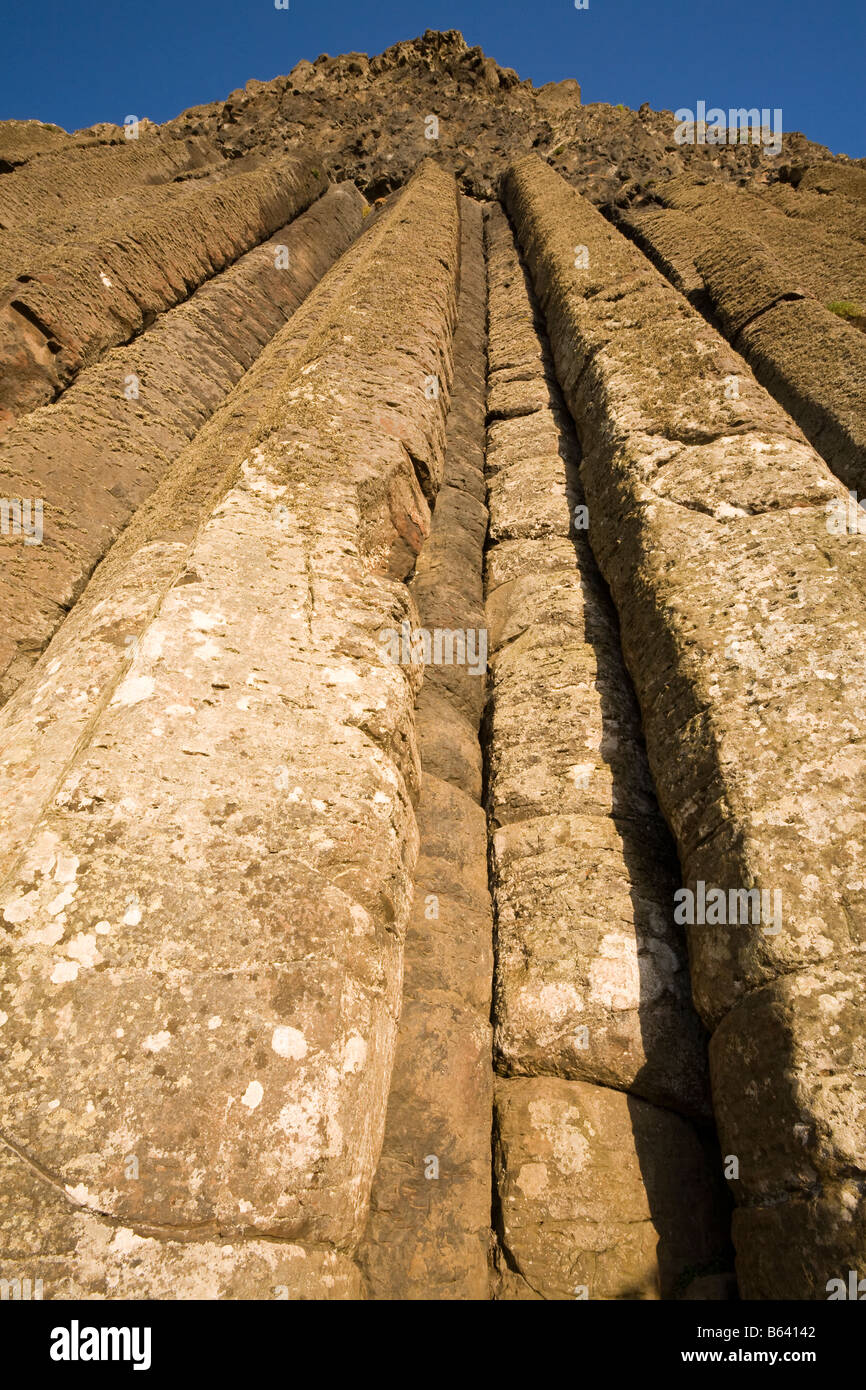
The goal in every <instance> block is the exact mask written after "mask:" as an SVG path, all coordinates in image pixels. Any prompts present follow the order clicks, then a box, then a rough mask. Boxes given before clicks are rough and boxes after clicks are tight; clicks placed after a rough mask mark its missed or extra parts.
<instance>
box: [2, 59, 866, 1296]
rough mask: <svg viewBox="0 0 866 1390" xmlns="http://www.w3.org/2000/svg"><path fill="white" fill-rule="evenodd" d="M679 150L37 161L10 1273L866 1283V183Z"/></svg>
mask: <svg viewBox="0 0 866 1390" xmlns="http://www.w3.org/2000/svg"><path fill="white" fill-rule="evenodd" d="M674 130H675V122H674V118H673V116H672V114H671V113H664V112H661V113H655V112H651V111H650V110H649V108H641V111H640V112H638V113H634V112H630V111H626V110H624V109H623V110H619V109H613V108H609V107H603V106H596V107H583V106H581V105H580V89H579V87H578V86H577V83H576V82H573V81H570V80H569V81H566V82H562V83H556V84H548V86H546V87H542V88H540V89H538V90H535V89H533V88H532V86H531V84H530V83H527V82H523V81H521V80H520V78H519V77H518V75H517V74H516V73H514V72H512V71H511V70H509V69H503V68H501V67H499V65H498V64H497V63H495V61H494V60H493V59H492V58H489V57H487V56H486V55H485V54H483V53H482V52H481V50H480V49H470V48H468V47H467V45H466V44H465V43H464V41H463V39H462V38H461V36H460V35H459V34H456V33H454V32H451V33H447V34H434V33H427V34H425V35H424V36H423V38H421V39H417V40H414V41H412V42H407V43H400V44H397V45H395V46H394V47H393V48H391V49H389V50H387V51H386V52H385V53H384V54H382V55H380V56H379V57H377V58H373V59H370V58H368V57H367V56H366V55H363V54H349V55H345V56H344V57H341V58H328V57H325V56H323V57H322V58H320V59H318V60H317V61H316V62H315V63H301V64H299V65H298V67H296V68H295V70H294V71H293V72H292V73H291V74H290V75H289V76H288V77H283V78H277V79H275V80H274V81H272V82H267V83H265V82H255V81H253V82H250V83H248V85H247V88H246V89H245V90H244V91H243V92H237V93H233V94H232V95H231V96H230V97H229V98H228V99H227V101H226V102H225V103H221V104H215V105H213V106H209V107H200V108H196V109H193V110H191V111H188V112H185V113H184V114H183V115H181V116H179V117H178V118H177V119H176V120H174V121H171V122H169V123H168V124H167V125H165V126H162V127H156V126H152V125H151V124H150V123H149V122H146V121H141V122H140V123H139V125H138V126H137V127H136V128H135V129H134V130H133V131H127V132H124V131H122V130H120V129H118V128H117V127H112V126H109V125H101V126H97V127H94V128H93V129H91V130H89V131H80V132H77V133H75V134H74V135H67V134H66V133H65V132H63V131H61V130H60V129H59V128H58V127H54V126H43V125H41V124H39V123H38V122H27V121H14V122H6V123H2V124H0V282H2V284H0V429H2V431H3V432H2V435H0V494H2V495H0V560H2V567H0V601H2V612H3V616H4V622H3V624H2V627H0V1060H2V1066H0V1075H2V1083H0V1279H3V1280H15V1279H30V1280H31V1281H33V1280H35V1279H38V1280H41V1281H42V1287H43V1290H44V1292H43V1296H44V1297H46V1298H52V1299H63V1298H70V1297H84V1298H96V1299H104V1298H107V1299H131V1298H141V1297H145V1298H181V1299H185V1298H218V1299H261V1298H279V1299H282V1298H290V1299H373V1300H416V1299H437V1300H485V1299H500V1300H516V1301H524V1300H535V1299H554V1300H564V1299H575V1298H577V1299H601V1300H621V1299H640V1300H645V1299H666V1300H670V1299H688V1300H704V1299H715V1300H718V1299H727V1298H731V1297H735V1296H736V1294H737V1292H738V1291H739V1293H740V1294H741V1295H742V1296H744V1297H747V1298H760V1299H773V1298H795V1299H807V1300H808V1299H823V1298H826V1297H827V1291H828V1288H829V1287H830V1286H831V1285H830V1281H831V1280H834V1279H839V1278H841V1279H842V1280H843V1281H845V1280H847V1277H848V1272H849V1271H850V1270H855V1271H858V1275H859V1276H860V1277H862V1276H864V1275H866V1215H864V1210H866V1208H864V1199H863V1191H864V1187H866V1153H864V1138H863V1135H864V1125H863V1119H864V1110H866V1095H864V1085H863V1077H864V1074H866V1056H864V1044H863V1034H864V1028H863V1004H862V1000H863V994H864V990H863V984H864V956H863V951H864V939H866V938H864V883H866V863H864V856H866V793H864V788H866V746H864V741H863V732H862V731H863V729H864V727H866V688H864V678H863V672H864V670H866V619H864V611H866V605H864V599H866V580H864V573H866V571H864V565H863V560H864V546H866V511H863V509H861V508H860V507H859V506H858V504H857V499H856V498H852V497H851V496H850V495H849V489H852V490H856V489H866V481H864V480H866V400H864V395H863V389H862V378H863V368H864V366H866V362H864V359H863V351H862V345H863V342H864V339H863V335H862V332H861V331H860V327H859V326H858V325H859V324H860V322H861V318H862V312H861V311H862V305H863V302H864V296H866V279H864V272H863V256H862V251H863V242H864V241H866V221H864V219H866V172H864V168H863V166H862V162H861V163H855V162H853V161H850V160H847V159H845V158H844V157H843V158H839V159H836V160H834V159H832V158H830V157H828V155H827V152H826V151H823V150H821V149H820V147H816V146H812V145H810V144H809V142H808V141H805V140H804V139H803V137H802V136H797V135H794V136H788V135H786V136H785V144H784V148H783V153H782V154H781V156H778V157H776V158H775V159H774V157H773V156H772V155H771V154H770V153H769V152H768V150H767V149H765V148H764V147H756V146H726V147H724V148H719V147H713V146H708V145H693V146H689V145H679V144H677V142H676V140H675V138H674ZM130 137H131V138H130ZM530 148H534V150H535V151H536V153H533V154H528V155H527V154H526V153H525V151H526V150H527V149H530ZM368 200H371V201H372V202H374V203H375V205H374V206H371V201H368ZM846 306H847V307H846ZM725 1179H727V1187H726V1185H725Z"/></svg>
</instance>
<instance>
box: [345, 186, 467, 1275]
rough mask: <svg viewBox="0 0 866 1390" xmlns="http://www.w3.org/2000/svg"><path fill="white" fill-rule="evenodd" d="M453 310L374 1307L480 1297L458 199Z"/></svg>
mask: <svg viewBox="0 0 866 1390" xmlns="http://www.w3.org/2000/svg"><path fill="white" fill-rule="evenodd" d="M460 208H461V259H460V296H459V301H458V303H459V317H458V322H457V330H456V333H455V335H454V389H453V392H452V397H451V405H450V409H449V413H448V423H447V433H446V449H445V477H444V482H443V486H442V488H441V489H440V491H439V495H438V497H437V500H436V510H435V512H434V515H433V524H432V529H431V533H430V537H429V539H428V540H427V541H426V543H425V545H424V547H423V548H422V550H421V553H420V555H419V556H418V560H417V563H416V567H415V574H414V577H413V579H412V581H411V584H410V589H411V591H412V596H413V598H414V600H415V603H416V604H417V609H418V621H419V624H420V627H419V629H418V630H416V631H415V632H413V633H409V632H407V633H406V634H401V646H402V645H403V641H405V647H406V650H405V656H406V657H407V659H409V660H412V661H416V662H418V663H424V662H426V663H427V664H426V666H425V667H424V684H423V686H422V688H421V692H420V694H419V697H418V703H417V706H416V726H417V733H418V746H419V750H420V754H421V766H422V777H421V797H420V801H419V803H418V808H417V817H418V828H419V831H420V836H421V843H420V849H419V855H418V863H417V866H416V870H415V896H414V902H413V906H412V913H411V916H410V919H409V927H408V931H407V936H406V950H405V955H404V983H403V1010H402V1014H401V1017H400V1028H399V1033H398V1037H397V1054H396V1059H395V1063H394V1073H393V1078H392V1083H391V1094H390V1097H389V1100H388V1121H387V1125H386V1129H385V1142H384V1146H383V1149H382V1155H381V1158H380V1160H379V1168H378V1171H377V1173H376V1178H375V1181H374V1183H373V1191H372V1197H371V1205H370V1221H369V1225H368V1228H367V1235H366V1240H365V1244H364V1249H363V1262H364V1265H365V1268H366V1270H367V1274H368V1282H369V1286H370V1291H371V1295H372V1296H373V1297H376V1298H395V1299H406V1298H410V1299H411V1298H417V1299H431V1298H433V1299H483V1298H488V1297H489V1291H490V1272H489V1268H490V1267H489V1257H490V1126H491V1118H492V1104H493V1098H492V1086H493V1075H492V1067H491V1061H490V1046H491V1039H490V991H491V979H492V973H493V959H492V930H493V929H492V921H491V909H490V896H489V893H488V888H487V834H486V826H485V817H484V812H483V811H482V809H481V806H480V800H481V749H480V745H479V742H478V725H479V721H480V718H481V711H482V708H483V703H484V691H485V685H486V665H487V663H486V631H485V627H484V603H483V591H482V563H483V552H484V537H485V533H486V529H487V508H486V506H485V485H484V471H483V470H484V393H485V376H486V373H485V365H486V352H485V336H486V324H485V319H486V298H487V296H486V274H485V266H484V248H483V239H482V216H481V208H480V207H479V205H478V204H477V203H474V202H472V201H471V200H470V199H468V198H461V201H460Z"/></svg>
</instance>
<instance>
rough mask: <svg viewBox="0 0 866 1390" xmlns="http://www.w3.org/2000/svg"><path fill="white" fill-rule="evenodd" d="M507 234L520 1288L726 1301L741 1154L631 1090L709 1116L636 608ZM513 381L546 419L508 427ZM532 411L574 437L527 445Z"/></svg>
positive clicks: (498, 673)
mask: <svg viewBox="0 0 866 1390" xmlns="http://www.w3.org/2000/svg"><path fill="white" fill-rule="evenodd" d="M487 229H488V256H489V276H490V329H491V336H493V335H494V334H495V335H496V336H497V338H498V340H499V341H500V342H501V343H503V344H504V343H506V342H508V341H509V340H513V341H514V342H516V343H518V344H519V345H520V358H521V359H522V361H519V362H515V361H514V360H513V358H510V357H509V355H508V354H507V352H504V353H503V355H502V357H501V359H500V360H501V361H502V365H501V366H497V367H496V368H493V369H492V370H491V373H490V379H489V388H488V419H489V421H490V424H491V433H492V432H493V431H494V430H495V431H496V451H495V459H496V467H495V471H492V472H491V474H490V477H489V485H490V518H491V525H490V537H489V538H490V541H491V546H490V549H489V551H488V554H487V566H486V568H487V614H488V627H489V633H490V647H491V653H492V669H491V677H492V679H491V687H490V696H489V704H488V709H487V715H486V720H487V731H486V732H487V737H486V740H485V741H486V746H487V763H488V773H487V804H488V814H489V817H490V824H491V836H492V839H491V883H492V886H493V893H494V907H495V921H496V936H495V943H496V971H495V977H494V978H495V987H494V1014H493V1016H494V1024H495V1052H494V1056H495V1062H496V1067H497V1070H498V1072H499V1073H500V1077H503V1076H504V1077H508V1078H517V1077H521V1076H522V1077H527V1076H528V1077H533V1078H538V1080H537V1081H534V1082H525V1081H519V1080H516V1079H515V1080H511V1079H509V1080H507V1081H506V1080H502V1079H500V1080H499V1081H498V1082H497V1136H498V1137H497V1148H496V1173H497V1186H498V1197H497V1201H498V1203H499V1208H500V1211H501V1229H500V1231H499V1237H500V1248H499V1251H498V1255H499V1260H498V1264H499V1270H500V1283H499V1287H498V1292H497V1296H498V1297H499V1298H505V1299H511V1298H518V1299H522V1298H526V1297H533V1296H535V1297H543V1298H574V1297H576V1296H579V1295H578V1294H576V1292H575V1290H576V1287H577V1286H584V1285H585V1286H586V1292H585V1294H584V1295H583V1296H586V1297H588V1298H596V1299H597V1298H601V1299H609V1298H653V1297H655V1298H658V1297H665V1298H671V1297H679V1296H686V1297H699V1296H701V1297H711V1298H724V1297H727V1296H728V1295H729V1293H730V1286H731V1277H730V1272H729V1271H730V1263H731V1261H730V1256H729V1252H728V1235H727V1224H728V1223H727V1216H726V1211H725V1201H724V1196H723V1193H722V1192H721V1190H720V1189H721V1186H722V1185H721V1181H720V1177H719V1173H718V1168H717V1165H715V1164H714V1162H713V1159H712V1157H711V1156H710V1154H709V1153H708V1152H707V1151H705V1149H704V1147H703V1146H702V1142H701V1141H700V1140H699V1138H698V1136H697V1133H696V1131H695V1130H694V1128H693V1127H692V1126H691V1124H690V1123H689V1122H688V1121H686V1120H683V1119H679V1118H677V1117H675V1116H673V1115H671V1114H669V1113H668V1112H667V1111H666V1110H664V1109H660V1108H658V1106H651V1105H647V1104H645V1103H644V1102H643V1101H638V1100H631V1099H627V1098H626V1095H625V1094H620V1095H615V1091H619V1092H627V1093H630V1096H642V1097H645V1098H648V1099H650V1100H653V1101H657V1102H659V1103H660V1105H661V1106H670V1107H673V1108H674V1109H678V1110H682V1111H685V1112H686V1113H689V1114H692V1115H698V1116H700V1115H706V1114H708V1113H709V1086H708V1077H707V1069H706V1041H705V1037H704V1033H703V1029H702V1028H701V1025H700V1023H699V1021H698V1018H697V1015H696V1014H695V1012H694V1008H693V1006H692V1002H691V998H690V990H689V978H688V970H687V966H686V952H685V940H684V938H683V935H682V933H681V931H680V930H678V929H677V928H675V927H674V925H673V921H672V902H673V888H674V884H675V882H676V878H675V870H676V861H675V858H674V855H673V849H672V845H671V843H670V840H669V838H668V834H667V830H666V827H665V826H664V824H663V822H662V820H661V816H660V814H659V810H658V806H657V804H656V801H655V797H654V794H653V789H652V784H651V782H650V777H649V771H648V768H647V765H646V753H645V750H644V746H643V740H642V737H641V732H640V724H639V719H638V715H637V709H636V705H635V701H634V695H633V692H632V690H631V688H630V685H629V682H628V678H627V676H626V674H625V670H624V667H623V664H622V657H621V654H620V650H619V641H618V633H617V624H616V617H615V614H614V612H613V609H612V606H611V603H610V599H609V596H608V595H607V593H606V592H605V589H604V585H603V583H602V581H601V578H600V576H599V574H598V570H597V568H596V566H595V562H594V560H593V557H592V553H591V551H590V549H589V545H588V543H587V540H586V533H585V530H584V529H582V528H581V527H580V526H578V525H577V521H578V515H579V514H578V513H576V512H575V507H576V506H580V505H581V504H582V503H583V495H582V492H581V488H580V482H579V479H578V477H577V473H576V469H575V462H576V459H577V456H578V447H577V442H576V440H575V438H574V434H573V429H572V428H571V427H570V425H569V423H568V419H567V414H566V411H565V407H564V404H563V401H562V398H561V395H560V392H559V389H558V387H557V385H556V381H555V377H554V375H553V366H552V360H551V356H550V350H549V346H548V343H547V340H546V338H545V337H544V335H543V333H542V332H541V331H540V325H539V315H538V312H537V308H536V306H535V304H534V302H533V295H532V292H531V288H530V286H529V283H528V279H527V276H526V272H525V270H524V268H523V266H522V264H521V262H520V259H519V257H518V253H517V249H516V247H515V244H514V238H513V236H512V233H511V230H510V228H509V226H508V223H507V221H506V219H505V217H504V216H503V214H502V213H501V212H500V211H499V210H498V209H496V208H494V209H491V211H490V214H489V216H488V219H487ZM532 337H534V338H535V343H534V344H532V343H531V338H532ZM503 380H505V381H507V382H509V383H510V385H511V386H512V388H513V396H512V399H513V409H514V410H515V411H517V410H518V409H520V410H522V412H523V415H522V416H517V415H515V416H513V417H511V418H508V419H507V420H506V421H505V422H504V423H497V421H498V420H499V417H500V414H501V404H502V383H503ZM526 418H531V419H534V420H535V419H538V421H539V425H540V426H541V428H542V430H544V429H546V431H547V432H548V433H549V434H550V435H551V436H553V437H555V436H556V435H557V434H559V435H561V437H562V439H563V446H562V449H561V452H546V453H543V454H540V455H536V456H532V455H530V456H529V457H528V458H527V456H526V452H525V451H524V449H523V448H522V447H521V445H522V441H523V438H524V437H525V433H524V431H522V430H521V428H520V423H521V421H522V420H524V419H526ZM509 434H510V435H512V437H513V438H514V440H515V442H514V443H512V444H511V447H510V449H509ZM529 729H531V731H532V736H531V738H529V739H528V738H527V730H529ZM548 1078H556V1080H548ZM584 1082H592V1083H595V1084H594V1085H592V1086H587V1085H584V1084H582V1083H584ZM675 1151H676V1154H677V1156H676V1158H674V1157H673V1155H674V1152H675ZM614 1168H616V1175H615V1176H613V1175H612V1173H611V1170H612V1169H614ZM662 1173H664V1174H665V1175H666V1176H665V1179H664V1180H662V1178H661V1174H662ZM665 1182H668V1183H669V1184H670V1186H669V1187H665V1186H664V1184H665ZM663 1189H664V1190H663ZM726 1270H727V1271H728V1274H727V1277H725V1271H726ZM710 1273H711V1274H712V1276H713V1278H712V1279H710V1282H709V1284H707V1285H706V1286H705V1287H704V1289H703V1292H702V1293H698V1292H697V1291H696V1290H695V1289H693V1288H690V1287H688V1286H690V1285H691V1284H692V1282H693V1280H694V1279H696V1278H698V1276H699V1274H700V1275H701V1277H703V1276H705V1275H707V1274H710Z"/></svg>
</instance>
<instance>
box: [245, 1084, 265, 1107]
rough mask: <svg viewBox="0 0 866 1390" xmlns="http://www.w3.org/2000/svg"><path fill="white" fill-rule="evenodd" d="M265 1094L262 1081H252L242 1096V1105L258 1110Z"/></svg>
mask: <svg viewBox="0 0 866 1390" xmlns="http://www.w3.org/2000/svg"><path fill="white" fill-rule="evenodd" d="M264 1094H265V1091H264V1087H263V1086H262V1083H261V1081H251V1082H250V1084H249V1086H247V1089H246V1090H245V1091H244V1093H243V1095H242V1096H241V1105H245V1106H246V1107H247V1109H248V1110H256V1109H257V1108H258V1107H259V1106H260V1105H261V1103H262V1097H263V1095H264Z"/></svg>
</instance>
